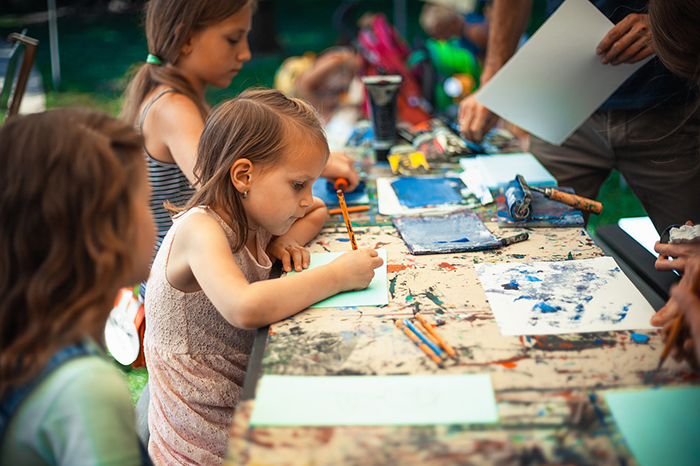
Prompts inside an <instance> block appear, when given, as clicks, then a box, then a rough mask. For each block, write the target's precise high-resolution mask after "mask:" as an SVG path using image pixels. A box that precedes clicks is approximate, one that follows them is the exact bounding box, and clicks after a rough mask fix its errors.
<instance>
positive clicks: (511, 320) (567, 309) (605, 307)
mask: <svg viewBox="0 0 700 466" xmlns="http://www.w3.org/2000/svg"><path fill="white" fill-rule="evenodd" d="M474 268H475V269H476V272H477V273H478V274H479V280H480V281H481V285H482V286H483V288H484V291H485V292H486V297H487V298H488V300H489V304H490V305H491V310H492V311H493V315H494V316H495V317H496V321H497V322H498V327H499V328H500V329H501V334H502V335H554V334H563V333H586V332H607V331H614V330H637V329H651V328H653V327H652V326H651V325H650V324H649V319H650V318H651V316H652V315H654V310H653V309H652V307H651V306H650V305H649V303H648V302H647V301H646V299H644V297H643V296H642V294H641V293H640V292H639V290H637V288H636V287H635V286H634V285H633V284H632V282H631V281H630V280H629V279H628V278H627V276H626V275H625V274H624V273H623V272H622V271H621V270H620V268H619V267H618V266H617V263H616V262H615V259H613V258H612V257H598V258H595V259H582V260H571V261H559V262H529V263H527V262H526V263H522V262H521V263H483V264H475V265H474Z"/></svg>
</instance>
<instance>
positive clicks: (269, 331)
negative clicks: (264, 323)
mask: <svg viewBox="0 0 700 466" xmlns="http://www.w3.org/2000/svg"><path fill="white" fill-rule="evenodd" d="M267 334H268V335H277V332H275V331H274V330H272V328H270V330H268V332H267Z"/></svg>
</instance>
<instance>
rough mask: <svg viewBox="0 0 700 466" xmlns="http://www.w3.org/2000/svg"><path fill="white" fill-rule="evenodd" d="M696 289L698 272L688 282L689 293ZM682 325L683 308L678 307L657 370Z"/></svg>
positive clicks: (697, 287) (699, 282) (698, 277)
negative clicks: (691, 280) (690, 281)
mask: <svg viewBox="0 0 700 466" xmlns="http://www.w3.org/2000/svg"><path fill="white" fill-rule="evenodd" d="M698 290H700V273H698V274H697V275H696V276H695V281H694V282H693V283H691V284H690V292H691V293H697V292H698ZM682 327H683V310H682V309H678V315H677V316H676V319H675V320H674V321H673V326H672V327H671V332H670V333H669V334H668V339H667V340H666V345H665V346H664V350H663V351H662V352H661V359H659V365H658V366H657V367H656V370H657V371H658V370H659V369H661V366H662V365H663V363H664V361H665V360H666V358H667V357H668V353H669V352H670V351H671V348H673V345H675V344H676V340H677V339H678V335H679V334H680V331H681V328H682Z"/></svg>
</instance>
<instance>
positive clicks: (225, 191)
mask: <svg viewBox="0 0 700 466" xmlns="http://www.w3.org/2000/svg"><path fill="white" fill-rule="evenodd" d="M327 157H328V145H327V142H326V140H325V136H324V133H323V130H322V128H321V125H320V122H319V120H318V118H317V116H316V114H315V112H314V110H313V109H312V108H311V107H310V106H309V105H308V104H305V103H303V102H302V101H300V100H297V99H290V98H287V97H285V95H284V94H282V93H281V92H279V91H274V90H256V91H246V92H244V93H242V94H241V95H240V96H239V97H237V98H236V99H234V100H231V101H227V102H225V103H223V104H221V105H220V106H219V107H217V108H216V109H215V110H214V112H213V113H212V115H211V116H210V117H209V119H208V120H207V123H206V125H205V128H204V131H203V133H202V137H201V140H200V143H199V148H198V159H197V164H196V165H195V169H194V172H195V174H196V176H197V178H196V179H197V182H198V184H199V186H200V189H199V190H198V191H197V193H196V194H195V195H194V197H193V198H192V199H191V200H190V202H189V203H188V204H187V206H186V207H185V208H184V209H182V212H181V213H180V214H179V215H178V216H176V217H175V221H174V224H173V227H172V228H171V229H170V231H169V232H168V234H167V235H166V237H165V239H164V240H163V244H162V246H161V248H160V250H159V252H158V254H157V255H156V258H155V261H154V262H153V266H152V270H151V276H150V278H149V291H148V293H147V295H146V318H147V320H148V322H149V325H148V326H147V329H146V337H145V349H146V361H147V364H148V368H149V376H150V378H149V385H150V389H151V402H150V407H149V428H150V432H151V438H150V442H149V452H150V454H151V456H152V457H153V458H154V461H155V462H165V463H180V464H218V463H221V461H222V459H223V456H224V453H225V450H226V444H227V440H228V429H229V428H230V425H231V422H232V420H233V411H234V407H235V406H236V403H238V400H239V397H240V392H241V387H242V385H243V379H244V376H245V370H246V367H247V364H248V357H249V354H250V350H251V347H252V344H253V337H254V331H253V329H255V328H257V327H260V326H264V325H267V324H270V323H273V322H277V321H279V320H281V319H284V318H286V317H288V316H290V315H293V314H295V313H296V312H299V311H301V310H303V309H305V308H307V307H308V306H310V305H311V304H313V303H315V302H317V301H320V300H322V299H325V298H327V297H329V296H331V295H334V294H336V293H339V292H341V291H347V290H353V289H362V288H365V287H367V286H368V285H369V283H370V281H371V280H372V277H373V276H374V269H375V268H376V267H379V266H380V265H381V264H382V259H381V258H379V257H378V256H377V252H376V251H374V250H370V249H363V250H356V251H352V252H348V253H347V254H344V255H343V256H341V257H340V258H338V259H337V260H336V261H334V262H332V263H330V264H329V265H327V266H324V267H320V268H316V269H313V270H308V271H306V272H304V273H302V274H297V275H293V276H289V277H284V278H280V279H273V280H268V278H269V275H270V268H271V266H272V263H273V262H274V261H275V260H276V259H280V260H281V261H282V263H283V266H284V269H285V270H287V271H289V270H291V267H292V265H293V266H294V268H295V269H296V270H302V268H306V267H308V263H309V254H308V252H307V251H306V250H305V249H304V248H303V245H305V244H306V243H308V242H309V241H310V240H312V239H313V238H314V237H315V236H316V235H317V233H318V232H319V230H320V229H321V227H322V226H323V224H324V222H325V221H326V219H327V216H328V213H327V210H326V209H325V206H324V204H323V203H322V202H321V201H320V200H318V199H314V198H313V197H312V195H311V186H312V184H313V182H314V181H315V180H316V179H317V178H318V176H319V174H320V173H321V171H322V169H323V167H324V165H325V163H326V159H327Z"/></svg>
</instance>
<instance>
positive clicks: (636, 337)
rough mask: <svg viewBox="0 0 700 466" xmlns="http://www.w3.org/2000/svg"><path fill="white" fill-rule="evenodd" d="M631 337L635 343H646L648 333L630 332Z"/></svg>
mask: <svg viewBox="0 0 700 466" xmlns="http://www.w3.org/2000/svg"><path fill="white" fill-rule="evenodd" d="M631 337H632V339H633V340H634V341H635V342H637V343H646V342H648V341H649V335H642V334H640V333H634V332H632V335H631Z"/></svg>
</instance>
